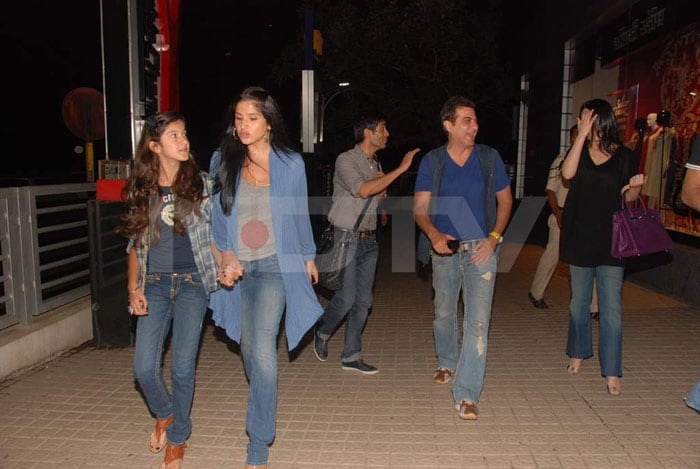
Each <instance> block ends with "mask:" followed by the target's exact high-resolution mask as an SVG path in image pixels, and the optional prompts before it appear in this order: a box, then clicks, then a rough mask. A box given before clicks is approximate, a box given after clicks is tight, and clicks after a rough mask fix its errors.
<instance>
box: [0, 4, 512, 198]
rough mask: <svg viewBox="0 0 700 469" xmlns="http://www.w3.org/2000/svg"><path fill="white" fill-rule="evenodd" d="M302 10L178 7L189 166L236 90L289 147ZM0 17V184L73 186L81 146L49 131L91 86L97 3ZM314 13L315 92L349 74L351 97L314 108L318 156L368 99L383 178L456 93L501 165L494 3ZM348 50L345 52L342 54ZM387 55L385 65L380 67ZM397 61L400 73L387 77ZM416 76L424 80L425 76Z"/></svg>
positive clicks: (498, 8) (294, 128)
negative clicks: (384, 142)
mask: <svg viewBox="0 0 700 469" xmlns="http://www.w3.org/2000/svg"><path fill="white" fill-rule="evenodd" d="M312 3H314V2H313V1H310V2H306V4H312ZM350 4H351V5H350ZM304 5H305V4H304V3H303V2H301V1H285V0H264V1H260V0H257V1H255V0H239V1H235V2H228V1H226V2H225V1H214V0H209V1H193V0H183V5H182V16H181V18H182V30H181V36H180V37H181V48H180V59H179V60H180V70H181V71H180V79H181V84H180V96H181V111H182V112H183V113H184V114H185V117H186V118H187V121H188V130H189V134H190V139H191V143H192V150H193V153H194V154H195V157H196V158H197V160H198V162H199V163H200V164H201V165H202V166H204V167H206V165H207V164H208V161H209V157H210V154H211V152H212V150H213V149H214V148H215V146H216V145H217V141H218V138H219V134H220V131H221V128H222V119H223V115H224V111H225V109H226V106H227V105H228V104H229V103H230V102H231V100H232V99H233V98H234V97H235V96H236V95H237V94H238V92H239V91H240V90H241V89H242V88H243V87H245V86H248V85H253V84H257V85H262V86H264V87H266V88H268V89H269V90H270V91H271V92H272V93H273V95H274V96H275V97H276V98H277V100H278V101H279V103H280V107H281V109H282V112H283V114H284V115H285V118H286V120H287V123H288V126H289V130H290V133H291V134H292V137H294V141H296V142H298V141H299V122H300V108H301V105H300V81H301V77H300V75H301V66H302V63H303V10H304ZM392 5H393V6H392ZM438 6H441V8H438ZM7 8H8V10H7V14H5V15H3V17H2V19H0V40H1V41H2V44H3V45H4V47H3V48H4V51H5V54H4V55H5V58H6V61H7V63H9V64H12V65H11V66H10V67H7V68H6V73H5V77H6V80H8V81H9V84H8V85H6V89H7V92H6V96H7V99H6V101H5V103H6V107H5V112H6V117H5V125H3V126H2V131H1V132H2V133H1V134H0V135H1V136H2V141H3V142H5V143H6V145H5V155H6V157H5V164H4V165H3V170H2V173H0V179H5V180H8V179H13V178H19V177H21V178H30V179H31V181H32V182H34V183H36V182H49V181H50V182H82V181H84V178H85V173H84V171H85V170H84V154H81V155H77V154H75V153H74V148H75V147H76V146H78V145H82V144H83V142H82V141H81V139H79V138H78V137H75V136H74V135H72V134H71V133H70V132H69V131H68V129H67V128H66V126H65V124H64V123H63V120H62V117H61V103H62V100H63V98H64V96H65V95H66V94H67V93H68V92H69V91H71V90H72V89H74V88H77V87H90V88H95V89H97V90H99V91H102V89H103V81H102V61H101V45H100V40H101V37H100V2H98V1H96V0H69V1H66V2H60V3H58V2H43V1H40V0H25V1H23V2H14V3H13V4H12V5H11V6H8V7H7ZM392 8H394V9H392ZM316 9H317V11H318V14H317V17H318V18H319V19H318V26H319V28H320V29H321V30H322V32H323V34H324V39H325V44H324V55H323V56H322V57H321V61H320V63H318V68H319V73H320V74H321V76H322V77H323V80H322V90H323V92H324V93H325V94H326V96H328V95H329V94H331V93H332V92H333V86H334V84H335V83H337V81H338V80H345V79H347V75H351V76H352V75H354V76H355V77H356V78H355V79H350V80H349V81H351V82H353V84H352V87H353V92H352V93H348V95H347V96H339V97H338V98H337V99H336V100H334V102H333V105H331V106H329V108H328V115H327V125H326V129H327V142H328V143H327V144H326V148H319V152H324V153H325V154H326V157H327V158H333V157H334V156H335V155H336V154H337V152H338V151H342V150H344V149H346V148H347V145H348V144H349V143H350V133H351V129H350V122H351V120H352V116H354V115H356V114H357V112H359V110H360V109H361V108H362V107H363V106H364V107H370V106H367V104H368V103H370V104H372V105H373V106H372V107H376V108H378V109H379V110H381V111H382V112H384V113H385V114H386V115H387V116H388V120H389V129H390V131H391V132H392V136H391V138H390V142H389V148H387V149H386V150H385V151H384V152H383V154H382V155H381V156H382V159H383V160H384V161H385V168H386V167H388V168H391V167H392V165H393V164H392V163H394V162H397V161H398V158H399V157H400V155H402V154H403V152H404V151H405V150H406V149H408V148H411V147H413V146H416V145H420V146H421V147H422V148H423V150H424V151H427V150H428V149H430V147H432V146H435V145H437V144H440V143H441V142H442V134H441V129H440V124H439V119H438V113H439V109H440V106H441V105H442V103H443V102H444V100H445V99H446V98H447V97H448V96H450V95H452V94H456V93H463V94H467V95H469V96H473V99H474V100H475V101H476V102H477V105H478V114H479V118H480V125H481V128H480V133H479V141H481V142H483V143H488V144H490V145H492V146H495V147H496V148H498V149H499V150H500V151H501V153H502V154H503V157H504V160H506V162H514V160H515V137H514V133H513V129H512V118H513V109H514V106H516V105H517V102H518V101H517V98H514V96H515V95H516V91H517V81H513V79H512V77H513V73H512V71H511V70H510V63H509V59H508V57H507V56H506V55H505V53H504V52H503V51H506V50H507V49H508V47H507V46H508V43H509V40H510V38H509V36H508V35H507V34H504V31H511V29H510V26H511V25H508V22H507V18H513V17H515V16H518V12H517V11H515V10H513V9H512V7H510V6H509V7H508V11H509V15H504V11H505V6H504V2H501V1H494V2H489V4H488V5H487V6H473V2H447V1H437V2H430V1H427V0H405V1H404V2H369V1H367V2H365V1H357V2H341V1H328V2H319V5H318V6H317V8H316ZM467 9H468V10H469V11H467ZM523 10H524V9H523ZM462 11H464V13H461V12H462ZM324 14H325V15H326V16H325V17H324ZM329 15H330V16H329ZM440 15H442V16H440ZM450 15H451V16H450ZM324 21H325V22H324ZM353 21H355V23H353ZM431 22H433V23H431ZM435 22H437V23H435ZM434 24H439V25H441V26H440V28H435V27H434ZM506 26H508V28H509V29H506ZM450 27H452V28H453V29H454V30H450V29H449V28H450ZM455 28H458V29H455ZM331 29H333V30H334V31H331ZM434 29H440V31H441V34H439V35H438V34H436V33H435V31H434ZM450 35H451V36H450ZM124 41H125V43H126V42H127V38H126V36H125V38H124ZM363 41H364V42H363ZM355 45H357V46H358V50H355V51H353V50H350V51H348V48H352V47H354V46H355ZM470 47H471V49H470ZM436 51H437V52H436ZM433 53H435V54H436V56H438V54H440V55H439V58H440V59H441V60H443V62H444V63H443V68H442V69H439V70H438V69H437V68H435V70H431V69H430V67H433V66H434V64H433V63H432V62H431V61H432V60H435V57H433V56H432V55H433ZM402 54H403V55H402ZM394 56H395V57H396V63H391V62H392V59H393V58H394ZM427 58H430V60H426V59H427ZM400 61H403V62H400ZM404 62H405V63H406V64H407V65H406V68H405V69H404V70H400V69H399V68H400V66H401V65H402V64H403V63H404ZM358 64H361V65H360V66H358ZM360 67H365V68H364V69H362V70H358V68H360ZM422 67H425V71H426V73H425V74H423V75H421V73H422V72H423V70H422ZM428 72H433V76H428V77H427V78H426V76H425V75H429V73H428ZM340 74H342V75H343V76H336V75H340ZM472 77H478V79H477V80H475V79H472ZM108 93H109V90H108ZM299 147H300V145H299ZM104 154H105V142H104V140H100V141H96V142H95V157H96V159H101V158H104ZM112 157H113V158H114V156H112ZM96 166H97V165H96ZM6 185H8V184H6Z"/></svg>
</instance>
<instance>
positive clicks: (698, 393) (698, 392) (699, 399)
mask: <svg viewBox="0 0 700 469" xmlns="http://www.w3.org/2000/svg"><path fill="white" fill-rule="evenodd" d="M685 405H687V406H688V407H690V408H691V409H695V410H697V411H698V412H700V379H699V380H698V382H697V383H695V386H693V389H691V390H690V392H689V393H688V395H687V396H685Z"/></svg>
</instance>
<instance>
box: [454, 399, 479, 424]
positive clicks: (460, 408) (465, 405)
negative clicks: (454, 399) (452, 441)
mask: <svg viewBox="0 0 700 469" xmlns="http://www.w3.org/2000/svg"><path fill="white" fill-rule="evenodd" d="M456 407H457V414H458V415H459V418H461V419H462V420H476V419H478V418H479V409H477V408H476V404H474V403H473V402H469V401H465V400H464V399H462V401H461V402H460V403H459V404H458V405H457V406H456Z"/></svg>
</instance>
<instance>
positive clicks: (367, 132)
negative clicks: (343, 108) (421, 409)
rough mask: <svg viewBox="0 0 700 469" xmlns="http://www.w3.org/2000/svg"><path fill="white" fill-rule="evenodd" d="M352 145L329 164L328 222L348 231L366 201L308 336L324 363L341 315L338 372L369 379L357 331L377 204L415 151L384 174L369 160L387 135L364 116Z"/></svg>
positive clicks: (375, 249)
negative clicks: (344, 261) (339, 281)
mask: <svg viewBox="0 0 700 469" xmlns="http://www.w3.org/2000/svg"><path fill="white" fill-rule="evenodd" d="M353 130H354V135H355V146H354V147H353V148H352V149H351V150H348V151H346V152H344V153H341V154H340V155H339V156H338V158H337V159H336V162H335V175H334V177H333V204H332V206H331V210H330V212H329V214H328V220H329V221H330V222H331V223H332V224H333V225H334V226H335V227H337V228H340V229H343V230H352V229H353V227H354V226H355V222H356V221H357V219H358V218H359V216H360V215H361V214H362V209H363V208H364V206H365V203H366V202H367V198H368V197H372V200H371V202H370V203H369V206H368V207H367V210H366V212H365V213H364V215H363V217H362V220H360V224H359V227H358V231H357V232H356V233H355V236H354V238H353V242H352V245H351V246H350V254H351V256H352V260H351V261H350V262H349V264H348V265H347V267H346V268H345V272H344V275H343V286H342V288H341V289H340V290H337V291H336V292H335V294H334V295H333V298H331V301H330V302H329V303H328V306H327V307H326V310H325V311H324V313H323V316H321V319H319V322H318V324H317V327H316V331H315V333H314V353H315V354H316V357H317V358H318V359H319V360H320V361H322V362H325V361H326V360H327V359H328V344H327V343H328V340H329V339H330V338H331V335H333V333H334V332H335V330H336V329H337V328H338V326H339V325H340V323H341V322H342V320H343V318H345V317H346V316H347V324H346V330H345V347H344V349H343V353H342V355H341V361H342V364H343V369H344V370H353V371H358V372H360V373H364V374H375V373H377V372H378V371H379V370H378V369H377V368H376V367H374V366H372V365H369V364H367V363H365V362H364V361H363V360H362V358H361V351H362V329H363V328H364V327H365V322H366V321H367V315H368V312H369V308H370V306H371V305H372V286H373V285H374V275H375V269H376V266H377V256H378V254H379V246H378V244H377V239H376V232H375V230H376V227H377V205H378V204H379V199H380V198H381V197H383V196H384V194H385V192H386V188H387V187H389V184H391V183H392V182H394V180H396V178H398V177H399V176H400V175H401V174H403V173H405V172H406V171H407V170H408V168H410V166H411V163H412V162H413V157H414V156H415V154H416V153H418V151H419V150H420V149H419V148H416V149H413V150H411V151H409V152H408V153H406V155H405V156H404V157H403V159H402V160H401V163H400V164H399V166H398V168H396V169H395V170H393V171H390V172H388V173H386V174H384V173H383V172H382V171H381V170H379V168H378V167H377V166H378V165H377V162H376V160H375V158H374V156H375V153H376V152H377V150H381V149H383V148H386V143H387V140H388V138H389V131H388V130H387V127H386V119H385V118H384V117H382V116H379V115H366V116H363V117H361V118H360V119H358V120H357V121H356V122H355V125H354V126H353Z"/></svg>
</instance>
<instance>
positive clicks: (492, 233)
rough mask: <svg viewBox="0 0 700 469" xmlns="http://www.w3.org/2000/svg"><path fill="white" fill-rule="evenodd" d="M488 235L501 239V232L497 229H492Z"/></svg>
mask: <svg viewBox="0 0 700 469" xmlns="http://www.w3.org/2000/svg"><path fill="white" fill-rule="evenodd" d="M489 236H491V237H493V238H496V240H499V239H501V233H499V232H498V231H492V232H491V233H489Z"/></svg>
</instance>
